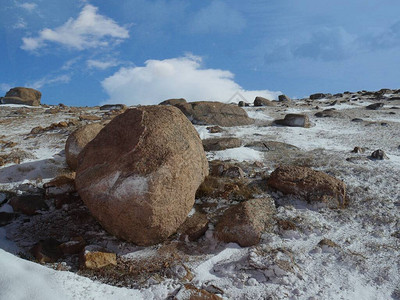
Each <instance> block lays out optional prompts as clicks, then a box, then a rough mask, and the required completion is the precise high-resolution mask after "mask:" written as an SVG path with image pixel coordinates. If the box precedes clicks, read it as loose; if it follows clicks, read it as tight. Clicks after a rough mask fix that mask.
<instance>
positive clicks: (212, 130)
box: [207, 126, 225, 133]
mask: <svg viewBox="0 0 400 300" xmlns="http://www.w3.org/2000/svg"><path fill="white" fill-rule="evenodd" d="M207 130H208V132H209V133H220V132H223V131H225V130H223V129H222V128H221V127H219V126H210V127H207Z"/></svg>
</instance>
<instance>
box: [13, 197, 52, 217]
mask: <svg viewBox="0 0 400 300" xmlns="http://www.w3.org/2000/svg"><path fill="white" fill-rule="evenodd" d="M9 204H10V205H11V206H12V208H13V209H14V211H18V212H21V213H23V214H25V215H29V216H31V215H35V214H37V211H40V210H48V206H47V204H46V202H45V200H44V197H43V196H42V195H29V194H25V195H20V196H14V197H12V198H11V200H10V202H9Z"/></svg>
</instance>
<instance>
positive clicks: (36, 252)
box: [30, 238, 63, 264]
mask: <svg viewBox="0 0 400 300" xmlns="http://www.w3.org/2000/svg"><path fill="white" fill-rule="evenodd" d="M60 244H61V243H60V242H59V241H57V240H56V239H53V238H48V239H45V240H40V241H39V242H38V243H36V244H35V245H34V246H33V247H32V248H31V250H30V252H31V254H32V255H33V256H34V257H35V259H36V260H37V261H38V262H40V263H42V264H43V263H52V262H55V261H57V260H58V259H60V258H61V257H62V255H63V254H62V251H61V249H60V248H59V246H60Z"/></svg>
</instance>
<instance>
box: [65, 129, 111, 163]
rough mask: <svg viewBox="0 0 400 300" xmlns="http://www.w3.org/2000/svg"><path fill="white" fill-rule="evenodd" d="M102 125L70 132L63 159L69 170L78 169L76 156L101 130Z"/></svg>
mask: <svg viewBox="0 0 400 300" xmlns="http://www.w3.org/2000/svg"><path fill="white" fill-rule="evenodd" d="M103 127H104V124H100V123H94V124H89V125H85V126H83V127H81V128H78V129H77V130H75V131H74V132H72V133H71V134H70V135H69V137H68V139H67V142H66V143H65V158H66V160H67V164H68V166H69V167H70V168H71V170H76V168H77V167H78V155H79V153H81V151H82V150H83V148H84V147H85V146H86V145H87V143H89V142H90V141H91V140H93V139H94V138H95V137H96V135H97V134H98V133H99V132H100V130H102V129H103Z"/></svg>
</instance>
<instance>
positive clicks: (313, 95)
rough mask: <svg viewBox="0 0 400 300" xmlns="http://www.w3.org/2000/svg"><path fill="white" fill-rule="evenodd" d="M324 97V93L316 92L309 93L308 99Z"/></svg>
mask: <svg viewBox="0 0 400 300" xmlns="http://www.w3.org/2000/svg"><path fill="white" fill-rule="evenodd" d="M325 97H326V95H325V94H323V93H316V94H312V95H310V99H311V100H318V99H322V98H325Z"/></svg>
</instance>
